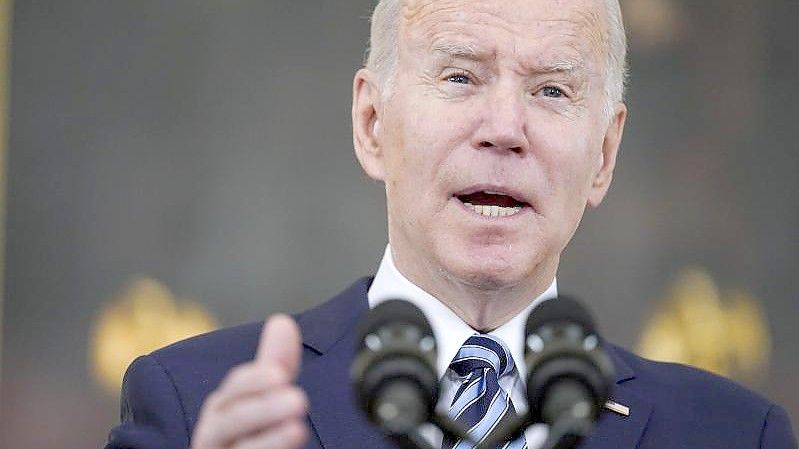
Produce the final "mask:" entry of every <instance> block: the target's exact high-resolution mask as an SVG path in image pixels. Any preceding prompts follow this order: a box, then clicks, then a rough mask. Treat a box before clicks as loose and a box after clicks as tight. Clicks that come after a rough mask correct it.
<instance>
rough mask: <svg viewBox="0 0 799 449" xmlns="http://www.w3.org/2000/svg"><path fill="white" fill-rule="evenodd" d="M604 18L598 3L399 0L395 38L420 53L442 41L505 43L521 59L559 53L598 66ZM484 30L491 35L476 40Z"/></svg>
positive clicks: (591, 0)
mask: <svg viewBox="0 0 799 449" xmlns="http://www.w3.org/2000/svg"><path fill="white" fill-rule="evenodd" d="M606 14H607V13H606V11H605V10H604V9H603V7H602V5H601V0H404V1H403V8H402V18H401V21H402V22H401V24H400V30H401V32H400V39H401V41H403V42H404V43H405V44H408V45H411V46H419V47H426V49H429V48H431V47H433V46H434V45H436V44H437V43H440V42H441V41H442V40H443V41H446V40H447V39H448V38H453V39H469V38H471V39H473V40H475V41H476V42H475V44H481V45H496V44H499V42H492V41H491V40H492V39H493V40H495V41H496V40H501V39H505V41H506V42H511V45H512V46H513V48H514V51H515V52H518V53H519V54H520V55H522V56H524V57H528V58H535V55H540V54H542V53H547V52H556V53H557V52H565V53H574V55H573V56H580V57H582V58H584V59H591V60H593V62H595V63H598V64H599V65H604V61H605V55H607V47H608V44H607V42H608V38H607V34H608V33H607V25H606V23H607V19H606V17H605V16H606ZM485 26H488V27H490V28H491V29H493V30H497V32H496V33H492V35H491V36H490V37H489V36H486V35H480V34H479V33H480V32H479V30H480V29H482V28H481V27H485Z"/></svg>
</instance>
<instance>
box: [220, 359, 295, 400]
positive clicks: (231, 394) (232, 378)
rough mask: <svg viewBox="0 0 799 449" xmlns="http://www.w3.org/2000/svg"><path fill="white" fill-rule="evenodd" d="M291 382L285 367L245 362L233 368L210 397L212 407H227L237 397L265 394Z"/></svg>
mask: <svg viewBox="0 0 799 449" xmlns="http://www.w3.org/2000/svg"><path fill="white" fill-rule="evenodd" d="M289 384H290V382H289V377H288V375H287V374H286V372H285V370H284V369H283V368H280V367H277V366H262V365H257V364H255V363H245V364H242V365H239V366H237V367H235V368H233V369H232V370H230V372H229V373H228V375H227V376H225V379H224V380H223V381H222V383H221V384H220V385H219V388H218V389H217V390H216V391H215V392H214V393H213V395H212V399H210V400H211V401H212V402H211V407H225V406H226V405H227V404H229V403H230V402H233V401H235V400H237V399H240V398H243V397H246V396H251V395H256V394H264V393H267V392H269V391H271V390H273V389H275V388H279V387H283V386H286V385H289Z"/></svg>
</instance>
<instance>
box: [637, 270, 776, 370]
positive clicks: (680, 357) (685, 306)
mask: <svg viewBox="0 0 799 449" xmlns="http://www.w3.org/2000/svg"><path fill="white" fill-rule="evenodd" d="M638 353H639V354H640V355H642V356H644V357H647V358H650V359H654V360H660V361H667V362H677V363H684V364H688V365H693V366H696V367H699V368H702V369H705V370H708V371H712V372H715V373H717V374H721V375H724V376H728V377H731V378H735V379H737V380H741V381H749V382H752V381H755V380H757V379H759V378H760V377H761V376H762V375H763V374H764V371H765V369H766V368H767V366H768V361H769V355H770V337H769V331H768V323H767V322H766V319H765V316H764V314H763V312H762V309H761V306H760V304H759V303H758V301H757V300H756V299H755V298H754V297H753V296H752V295H751V294H749V293H747V292H744V291H735V292H732V293H729V294H727V295H726V296H724V297H722V295H721V293H720V292H719V290H718V288H717V286H716V284H715V282H714V281H713V279H712V278H711V277H710V275H708V274H707V273H706V272H705V271H704V270H701V269H690V270H686V271H685V272H684V273H683V274H682V275H680V276H679V277H678V278H677V280H676V281H675V282H674V284H673V285H672V288H671V292H670V293H669V295H668V296H667V297H665V298H664V299H663V300H662V301H661V302H660V304H659V306H658V309H657V312H656V313H655V315H654V316H653V317H652V318H651V319H650V320H649V322H648V323H647V325H646V326H645V327H644V330H643V333H642V335H641V339H640V342H639V345H638Z"/></svg>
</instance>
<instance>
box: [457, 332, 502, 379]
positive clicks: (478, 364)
mask: <svg viewBox="0 0 799 449" xmlns="http://www.w3.org/2000/svg"><path fill="white" fill-rule="evenodd" d="M449 367H450V368H452V370H453V371H455V372H456V373H458V375H459V376H461V377H465V376H468V375H469V374H470V373H472V372H474V371H482V370H483V369H485V368H490V369H492V370H494V372H495V373H496V375H497V378H500V377H502V376H504V375H506V374H509V373H510V372H511V371H513V368H514V364H513V357H511V355H510V350H508V348H507V346H505V342H503V341H502V340H500V339H499V338H497V337H494V336H492V335H489V334H475V335H472V336H471V337H469V339H468V340H466V342H465V343H463V346H461V349H460V350H458V354H456V355H455V359H453V360H452V363H451V364H450V365H449Z"/></svg>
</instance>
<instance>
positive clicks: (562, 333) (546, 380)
mask: <svg viewBox="0 0 799 449" xmlns="http://www.w3.org/2000/svg"><path fill="white" fill-rule="evenodd" d="M525 335H527V338H526V341H525V364H526V365H527V370H528V378H527V399H528V404H529V407H530V418H531V420H532V422H534V423H546V424H549V426H550V430H549V438H548V440H547V443H546V444H545V446H544V447H546V448H557V449H567V448H574V447H576V446H577V445H578V444H580V442H581V441H582V440H583V439H584V438H585V437H586V436H587V435H588V433H589V432H590V431H591V428H592V427H593V424H594V422H596V420H597V418H598V416H599V412H600V411H601V409H602V407H603V406H604V404H605V402H606V401H607V399H608V395H609V394H610V388H611V386H612V385H613V363H612V362H611V360H610V359H609V357H608V356H607V354H606V353H605V351H604V350H603V343H602V340H601V339H600V337H599V335H598V334H597V332H596V328H595V326H594V322H593V320H592V319H591V315H590V314H589V312H588V311H587V310H586V309H585V308H584V307H583V306H582V305H581V304H580V303H579V302H577V301H575V300H573V299H571V298H566V297H559V298H557V299H552V300H548V301H545V302H543V303H542V304H541V305H539V306H538V307H536V308H535V309H533V311H532V313H531V314H530V317H529V318H528V319H527V326H526V331H525Z"/></svg>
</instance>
